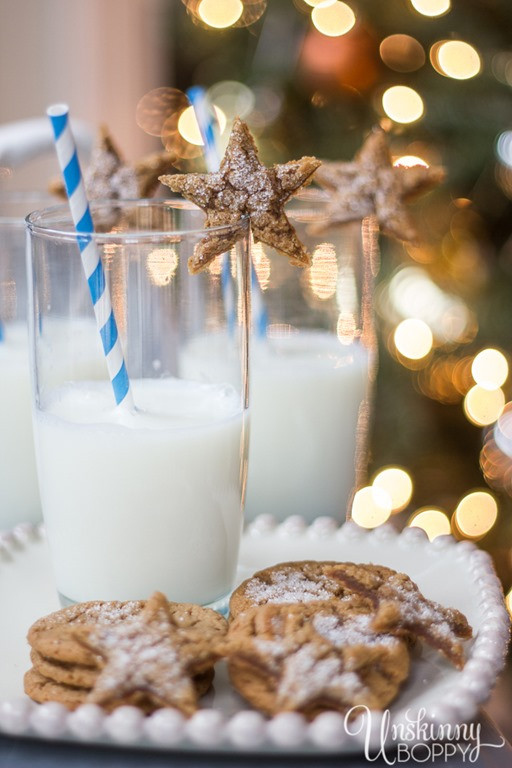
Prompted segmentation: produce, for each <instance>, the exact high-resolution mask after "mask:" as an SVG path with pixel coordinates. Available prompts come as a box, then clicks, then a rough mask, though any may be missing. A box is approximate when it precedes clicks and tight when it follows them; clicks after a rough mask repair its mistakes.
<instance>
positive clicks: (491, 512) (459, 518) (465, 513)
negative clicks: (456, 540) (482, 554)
mask: <svg viewBox="0 0 512 768" xmlns="http://www.w3.org/2000/svg"><path fill="white" fill-rule="evenodd" d="M453 517H454V523H455V525H456V528H457V529H458V531H459V532H460V533H461V534H462V535H463V536H466V537H468V538H471V539H481V538H482V536H485V534H486V533H488V532H489V531H490V530H491V528H492V527H493V525H494V523H495V522H496V520H497V517H498V505H497V503H496V499H495V498H494V496H493V495H492V494H491V493H489V492H488V491H472V492H471V493H468V494H466V496H464V498H463V499H461V500H460V501H459V503H458V504H457V508H456V510H455V513H454V516H453Z"/></svg>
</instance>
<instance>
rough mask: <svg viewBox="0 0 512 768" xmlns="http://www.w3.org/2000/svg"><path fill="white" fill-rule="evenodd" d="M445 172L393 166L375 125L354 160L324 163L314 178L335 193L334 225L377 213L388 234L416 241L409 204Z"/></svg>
mask: <svg viewBox="0 0 512 768" xmlns="http://www.w3.org/2000/svg"><path fill="white" fill-rule="evenodd" d="M444 175H445V174H444V170H443V169H442V168H440V167H435V166H432V167H428V168H427V167H424V166H421V165H415V166H412V167H410V168H405V167H401V166H394V165H393V162H392V158H391V153H390V151H389V148H388V144H387V139H386V134H385V132H384V131H383V130H382V129H380V128H374V130H373V131H372V132H371V133H370V134H369V135H368V137H367V139H366V141H365V142H364V144H363V146H362V147H361V149H360V151H359V152H358V154H357V155H356V157H355V159H354V160H353V161H351V162H328V163H323V164H322V165H321V166H320V168H319V169H318V170H317V171H316V173H315V177H314V179H315V181H316V182H318V184H320V186H322V187H324V188H325V189H326V190H327V192H328V194H329V196H330V202H329V204H328V206H327V211H326V217H327V220H328V221H329V223H331V224H343V223H345V222H347V221H354V220H357V219H363V218H364V217H365V216H373V215H375V216H376V218H377V221H378V223H379V226H380V228H381V230H382V231H383V232H384V233H386V234H390V235H392V236H393V237H396V238H398V239H400V240H410V241H415V240H417V239H418V234H417V231H416V226H415V224H414V221H413V219H412V217H411V215H410V213H409V211H408V210H407V203H409V202H410V201H412V200H414V199H415V198H416V197H418V196H420V195H422V194H423V193H424V192H427V191H428V190H430V189H432V188H433V187H435V186H437V185H438V184H440V183H441V182H442V181H443V179H444Z"/></svg>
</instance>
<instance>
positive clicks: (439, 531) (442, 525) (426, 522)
mask: <svg viewBox="0 0 512 768" xmlns="http://www.w3.org/2000/svg"><path fill="white" fill-rule="evenodd" d="M407 524H408V525H409V526H410V527H411V528H421V529H422V530H424V531H425V533H426V534H427V536H428V538H429V539H430V541H433V540H434V539H435V538H437V536H447V535H448V534H450V533H451V524H450V518H449V517H448V515H447V514H446V512H444V511H443V510H442V509H438V508H437V507H422V508H421V509H418V510H417V511H416V512H415V513H414V514H413V515H412V516H411V518H410V519H409V522H408V523H407Z"/></svg>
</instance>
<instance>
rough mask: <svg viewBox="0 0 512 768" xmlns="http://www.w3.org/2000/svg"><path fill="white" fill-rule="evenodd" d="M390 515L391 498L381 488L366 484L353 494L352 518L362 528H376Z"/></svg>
mask: <svg viewBox="0 0 512 768" xmlns="http://www.w3.org/2000/svg"><path fill="white" fill-rule="evenodd" d="M390 515H391V499H390V497H389V494H388V493H386V491H383V490H382V489H381V488H375V487H374V486H371V485H367V486H365V487H364V488H360V489H359V490H358V491H357V493H356V494H355V495H354V501H353V503H352V519H353V520H354V522H356V523H357V524H358V525H360V526H361V527H362V528H377V526H378V525H382V524H383V523H385V522H386V520H388V519H389V517H390Z"/></svg>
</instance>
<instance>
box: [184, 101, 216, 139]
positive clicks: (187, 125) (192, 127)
mask: <svg viewBox="0 0 512 768" xmlns="http://www.w3.org/2000/svg"><path fill="white" fill-rule="evenodd" d="M213 108H214V110H215V114H216V115H217V120H218V122H219V130H220V132H221V133H222V132H223V131H224V128H225V127H226V115H225V114H224V112H223V111H222V110H221V109H219V107H216V106H215V105H214V106H213ZM178 131H179V133H180V134H181V136H182V137H183V138H184V139H185V141H188V142H189V143H190V144H195V145H196V146H198V147H203V146H204V142H203V139H202V138H201V131H200V130H199V124H198V122H197V118H196V113H195V111H194V107H192V106H190V107H187V108H186V109H184V110H183V112H182V113H181V115H180V117H179V120H178Z"/></svg>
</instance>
